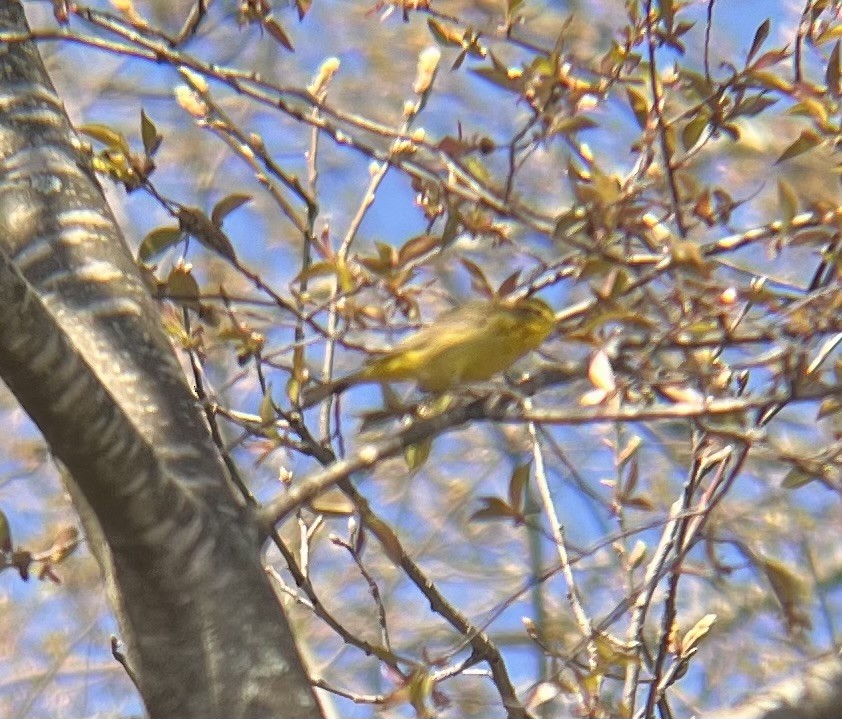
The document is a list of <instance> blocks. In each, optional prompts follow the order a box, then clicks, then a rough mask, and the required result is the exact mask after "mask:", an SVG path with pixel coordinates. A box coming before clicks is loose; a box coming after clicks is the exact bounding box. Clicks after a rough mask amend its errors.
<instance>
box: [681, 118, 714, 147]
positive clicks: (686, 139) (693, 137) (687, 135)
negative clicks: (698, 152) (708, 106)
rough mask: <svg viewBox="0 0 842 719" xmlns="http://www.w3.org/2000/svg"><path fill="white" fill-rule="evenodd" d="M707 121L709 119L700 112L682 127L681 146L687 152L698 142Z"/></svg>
mask: <svg viewBox="0 0 842 719" xmlns="http://www.w3.org/2000/svg"><path fill="white" fill-rule="evenodd" d="M709 121H710V118H709V117H708V116H707V113H705V112H702V111H700V112H699V113H697V114H696V116H695V117H694V118H693V119H692V120H690V122H688V123H687V124H686V125H685V126H684V129H683V130H682V131H681V146H682V147H683V148H684V149H685V150H689V149H690V148H691V147H693V146H694V145H695V144H696V143H697V142H698V141H699V138H700V137H701V136H702V132H704V130H705V128H706V127H707V126H708V123H709Z"/></svg>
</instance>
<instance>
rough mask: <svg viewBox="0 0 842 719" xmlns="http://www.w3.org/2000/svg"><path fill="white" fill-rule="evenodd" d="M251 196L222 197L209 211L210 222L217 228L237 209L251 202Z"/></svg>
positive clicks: (234, 195)
mask: <svg viewBox="0 0 842 719" xmlns="http://www.w3.org/2000/svg"><path fill="white" fill-rule="evenodd" d="M251 199H252V198H251V195H240V194H233V195H228V197H224V198H223V199H221V200H220V201H219V202H217V203H216V204H215V205H214V206H213V210H211V222H213V224H214V225H216V226H217V227H220V226H221V225H222V222H223V221H224V220H225V218H226V217H227V216H228V215H230V214H231V213H232V212H233V211H234V210H236V209H237V208H238V207H242V206H243V205H245V204H246V203H247V202H251Z"/></svg>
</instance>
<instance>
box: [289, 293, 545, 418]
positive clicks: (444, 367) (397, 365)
mask: <svg viewBox="0 0 842 719" xmlns="http://www.w3.org/2000/svg"><path fill="white" fill-rule="evenodd" d="M554 326H555V315H554V313H553V310H552V308H551V307H550V306H549V305H548V304H547V303H546V302H544V301H543V300H539V299H537V298H534V297H527V298H523V299H519V300H514V301H512V300H501V299H495V300H491V301H474V302H469V303H467V304H465V305H463V306H461V307H457V308H456V309H453V310H450V311H448V312H445V313H443V314H441V315H439V316H438V317H437V318H436V319H435V320H434V321H433V323H432V324H431V325H429V326H428V327H425V328H423V329H421V330H419V331H418V332H416V333H415V334H414V335H411V336H410V337H407V338H406V339H405V340H403V341H402V342H400V343H399V344H398V345H397V346H396V347H395V348H394V349H392V350H390V351H389V352H387V353H385V354H383V355H380V356H378V357H375V358H373V359H371V360H369V361H368V362H367V363H366V364H365V365H364V366H363V368H362V369H360V370H359V371H357V372H354V373H353V374H351V375H349V376H347V377H344V378H342V379H339V380H336V381H334V382H329V383H327V384H323V385H321V386H319V387H314V388H312V389H309V390H306V391H305V392H304V395H303V397H302V402H301V404H302V406H303V407H310V406H312V405H314V404H316V403H317V402H320V401H321V400H323V399H324V398H326V397H328V396H329V395H332V394H335V393H337V392H341V391H343V390H345V389H347V388H348V387H350V386H351V385H356V384H363V383H366V382H379V383H383V382H404V381H412V382H415V383H416V384H417V385H418V387H419V388H420V389H421V390H423V391H424V392H433V393H439V392H444V391H446V390H449V389H454V388H456V387H460V386H461V385H463V384H465V383H468V382H482V381H484V380H487V379H490V378H491V377H493V376H494V375H496V374H498V373H499V372H504V371H505V370H507V369H509V367H511V366H512V365H513V364H514V363H515V362H516V361H517V360H518V359H519V358H520V357H522V356H523V355H525V354H526V353H527V352H529V351H531V350H534V349H536V348H537V347H539V346H540V345H541V343H542V342H543V341H544V340H545V339H546V338H547V336H548V335H549V334H550V332H552V330H553V327H554Z"/></svg>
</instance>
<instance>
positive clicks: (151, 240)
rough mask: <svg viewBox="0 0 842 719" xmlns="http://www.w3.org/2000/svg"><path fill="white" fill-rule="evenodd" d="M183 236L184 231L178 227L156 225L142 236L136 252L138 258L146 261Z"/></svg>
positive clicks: (175, 243) (174, 243) (177, 241)
mask: <svg viewBox="0 0 842 719" xmlns="http://www.w3.org/2000/svg"><path fill="white" fill-rule="evenodd" d="M183 237H184V233H183V232H182V231H181V229H180V228H178V227H158V228H157V229H155V230H152V232H150V233H149V234H148V235H146V237H144V238H143V242H141V243H140V249H139V250H138V253H137V256H138V259H139V260H140V261H141V262H148V261H149V260H150V259H151V258H153V257H155V255H159V254H160V253H161V252H163V251H164V250H166V249H167V248H169V247H172V246H173V245H177V244H178V243H179V242H181V240H182V238H183Z"/></svg>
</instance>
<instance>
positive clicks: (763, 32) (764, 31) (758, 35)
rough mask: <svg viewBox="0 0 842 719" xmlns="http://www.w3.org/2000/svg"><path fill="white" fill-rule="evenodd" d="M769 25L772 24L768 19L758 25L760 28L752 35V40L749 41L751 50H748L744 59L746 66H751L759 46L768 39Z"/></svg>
mask: <svg viewBox="0 0 842 719" xmlns="http://www.w3.org/2000/svg"><path fill="white" fill-rule="evenodd" d="M771 25H772V23H771V21H770V20H769V18H768V17H767V18H766V19H765V20H764V21H763V22H762V23H760V27H758V28H757V31H756V32H755V33H754V40H752V41H751V48H750V49H749V51H748V56H747V57H746V65H751V61H752V60H753V59H754V56H755V55H756V54H757V51H758V50H760V46H761V45H762V44H763V43H764V42H765V41H766V38H767V37H769V29H770V27H771Z"/></svg>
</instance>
